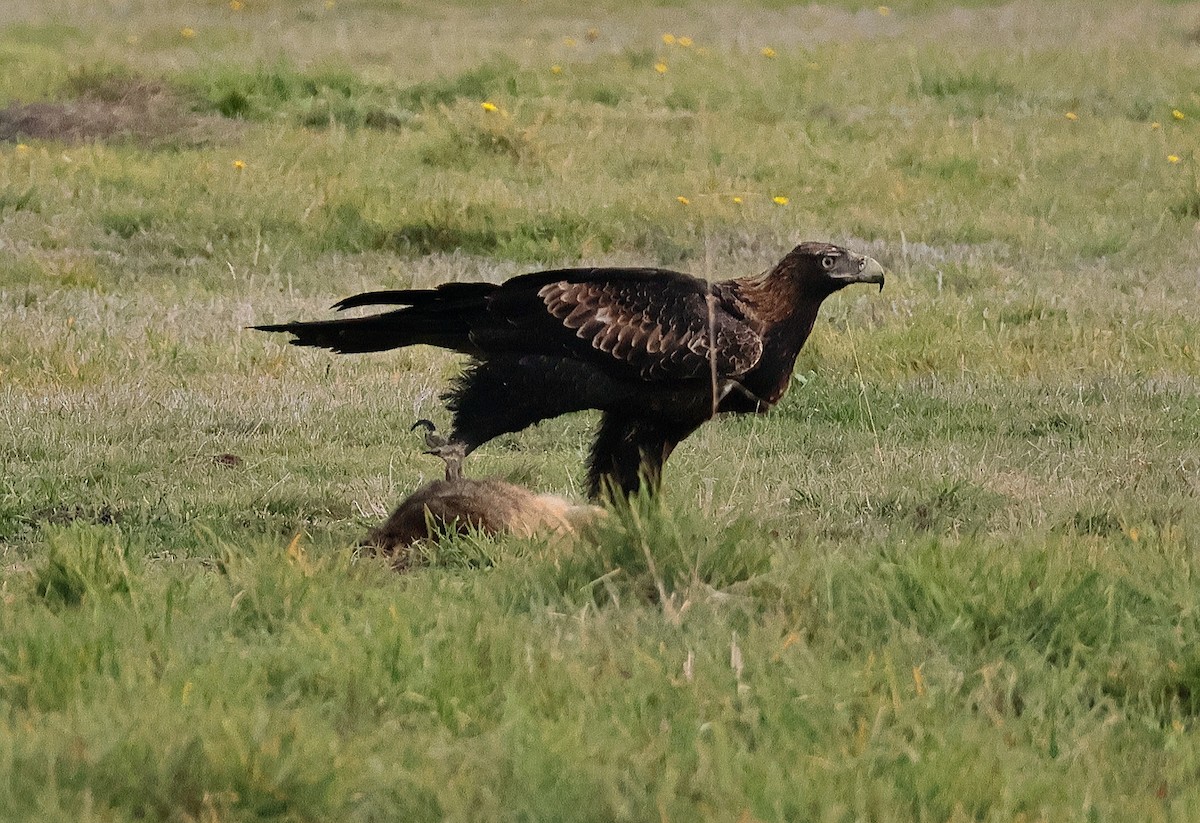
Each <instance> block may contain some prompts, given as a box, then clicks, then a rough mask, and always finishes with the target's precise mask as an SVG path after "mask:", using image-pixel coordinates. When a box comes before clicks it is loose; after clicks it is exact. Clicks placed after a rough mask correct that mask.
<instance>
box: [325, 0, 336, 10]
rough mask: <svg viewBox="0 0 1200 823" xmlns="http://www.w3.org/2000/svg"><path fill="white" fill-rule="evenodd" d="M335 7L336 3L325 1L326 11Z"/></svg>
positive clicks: (331, 0) (329, 0) (330, 0)
mask: <svg viewBox="0 0 1200 823" xmlns="http://www.w3.org/2000/svg"><path fill="white" fill-rule="evenodd" d="M336 5H337V3H335V2H333V0H325V8H326V9H331V8H333V7H334V6H336Z"/></svg>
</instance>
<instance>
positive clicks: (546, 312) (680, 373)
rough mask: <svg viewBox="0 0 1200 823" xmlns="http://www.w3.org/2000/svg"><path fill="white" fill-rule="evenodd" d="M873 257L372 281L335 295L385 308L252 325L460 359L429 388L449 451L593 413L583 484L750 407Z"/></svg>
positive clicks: (647, 470) (649, 458)
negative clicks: (443, 386)
mask: <svg viewBox="0 0 1200 823" xmlns="http://www.w3.org/2000/svg"><path fill="white" fill-rule="evenodd" d="M883 274H884V272H883V267H882V266H880V265H879V263H877V262H876V261H875V260H873V259H871V258H870V257H864V256H862V255H859V254H854V253H853V252H850V251H847V250H846V249H843V248H840V247H838V246H834V245H831V244H828V243H811V242H810V243H802V244H800V245H799V246H797V247H796V248H794V249H792V251H790V252H788V254H787V255H786V256H785V257H784V258H783V259H782V260H780V261H779V262H778V263H777V264H775V266H774V267H773V268H772V269H770V270H769V271H767V272H765V273H764V274H761V275H759V276H756V277H744V278H740V279H737V280H726V281H723V282H719V283H708V282H706V281H704V280H701V279H699V278H696V277H692V276H691V275H688V274H682V273H680V272H676V271H669V270H666V269H654V268H644V269H635V268H630V269H626V268H590V269H558V270H555V271H546V272H536V273H534V274H525V275H521V276H518V277H514V278H512V279H510V280H506V281H505V282H503V283H500V284H498V285H497V284H495V283H446V284H443V285H441V286H438V287H437V288H433V289H401V290H397V291H377V292H367V293H366V294H359V295H356V296H354V297H348V298H346V299H345V300H342V301H341V302H339V303H337V304H335V306H334V308H335V309H337V310H339V311H341V310H344V309H351V308H356V307H358V306H377V305H394V306H402V307H403V308H399V309H395V310H394V311H388V312H383V313H381V314H373V315H369V316H366V317H355V318H348V319H340V320H317V321H313V322H296V323H280V324H278V325H268V326H255V328H257V329H261V330H263V331H273V332H290V333H291V334H293V335H295V338H294V339H293V340H292V341H291V342H292V343H293V344H294V345H297V346H320V347H322V348H327V349H332V350H333V351H336V352H340V353H343V354H350V353H357V352H373V351H385V350H387V349H398V348H402V347H404V346H411V345H414V344H417V343H425V344H427V345H431V346H440V347H442V348H445V349H452V350H454V351H458V352H462V353H464V354H468V355H471V357H473V358H474V359H473V361H472V362H471V363H470V364H469V365H468V367H467V369H466V371H465V372H464V373H463V375H462V377H460V378H459V379H458V380H456V381H455V383H454V384H453V385H452V386H451V388H450V390H449V391H448V392H447V393H446V395H445V396H444V399H445V400H446V401H447V403H446V405H447V407H448V408H449V409H450V411H451V412H452V413H453V416H454V428H453V431H452V432H451V434H450V437H449V440H448V442H447V444H446V445H445V446H443V447H442V448H441V450H440V452H439V453H440V454H441V455H442V456H443V457H448V458H449V459H450V461H454V460H455V459H456V458H457V459H461V458H462V457H464V456H466V455H467V454H470V453H471V452H472V451H474V450H475V449H476V448H477V447H478V446H480V445H481V444H483V443H486V442H487V441H489V440H491V439H492V438H493V437H496V436H497V435H501V434H504V433H506V432H516V431H520V430H521V429H524V428H526V427H527V426H530V425H532V424H534V423H537V422H538V421H541V420H546V419H548V418H551V417H557V416H558V415H560V414H566V413H568V412H574V411H582V410H583V409H599V410H600V411H601V412H602V413H603V414H602V417H601V421H600V428H599V430H598V431H597V433H596V439H595V442H594V443H593V444H592V452H591V459H590V461H589V465H588V492H589V494H590V495H591V496H592V497H593V498H596V497H599V496H600V494H601V493H602V492H605V491H609V490H610V489H609V487H611V488H612V489H615V490H619V491H621V492H623V493H625V494H630V493H632V492H634V491H636V490H637V489H638V488H639V487H640V485H641V482H642V479H643V478H645V480H646V482H648V483H650V484H651V485H656V484H657V483H658V481H659V479H660V478H661V473H662V466H663V463H664V462H665V461H666V459H667V457H668V456H669V455H670V454H671V451H672V450H673V449H674V448H675V446H676V445H678V444H679V442H680V441H681V440H683V439H684V438H685V437H687V436H688V435H689V434H691V433H692V432H693V431H695V430H696V429H697V428H698V427H699V426H700V424H701V423H703V422H704V421H706V420H708V419H710V418H712V417H713V416H715V415H716V414H717V413H719V412H764V411H766V410H768V409H770V408H771V407H772V406H774V405H775V404H776V403H778V402H779V399H780V398H781V397H782V396H783V393H784V392H785V391H787V387H788V384H789V382H790V381H791V376H792V367H793V365H794V364H795V361H796V355H797V354H799V353H800V348H801V347H802V346H803V345H804V341H805V340H807V339H808V335H809V333H810V332H811V331H812V327H813V322H814V321H815V320H816V318H817V310H818V309H819V308H820V307H821V302H822V301H823V300H824V299H825V298H826V297H828V296H829V295H831V294H833V293H834V292H836V291H838V290H839V289H841V288H844V287H845V286H848V285H850V284H851V283H878V284H879V288H880V289H882V288H883Z"/></svg>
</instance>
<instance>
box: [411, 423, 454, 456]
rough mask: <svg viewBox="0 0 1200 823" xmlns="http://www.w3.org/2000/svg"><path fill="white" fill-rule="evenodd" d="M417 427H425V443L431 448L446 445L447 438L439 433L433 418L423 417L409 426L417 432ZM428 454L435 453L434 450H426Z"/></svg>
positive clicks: (412, 430)
mask: <svg viewBox="0 0 1200 823" xmlns="http://www.w3.org/2000/svg"><path fill="white" fill-rule="evenodd" d="M417 429H425V445H426V446H428V447H429V448H431V449H439V448H441V447H442V446H445V445H446V442H447V441H446V438H445V437H443V436H442V435H440V434H438V433H437V426H435V425H434V424H433V421H432V420H426V419H425V418H424V417H422V418H421V419H420V420H418V421H417V422H416V423H413V424H412V425H411V426H410V427H409V429H408V430H409V431H410V432H415V431H416V430H417ZM426 454H434V452H426Z"/></svg>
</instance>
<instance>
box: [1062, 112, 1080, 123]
mask: <svg viewBox="0 0 1200 823" xmlns="http://www.w3.org/2000/svg"><path fill="white" fill-rule="evenodd" d="M1063 117H1065V118H1067V119H1068V120H1070V121H1071V122H1072V123H1074V122H1075V121H1076V120H1078V119H1079V115H1078V114H1076V113H1075V112H1073V111H1069V112H1067V113H1066V114H1064V115H1063Z"/></svg>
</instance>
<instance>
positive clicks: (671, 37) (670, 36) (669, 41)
mask: <svg viewBox="0 0 1200 823" xmlns="http://www.w3.org/2000/svg"><path fill="white" fill-rule="evenodd" d="M662 40H663V42H664V43H666V44H667V45H668V46H670V45H672V44H673V43H674V42H675V35H673V34H671V32H667V33H666V34H664V35H663V38H662Z"/></svg>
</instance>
